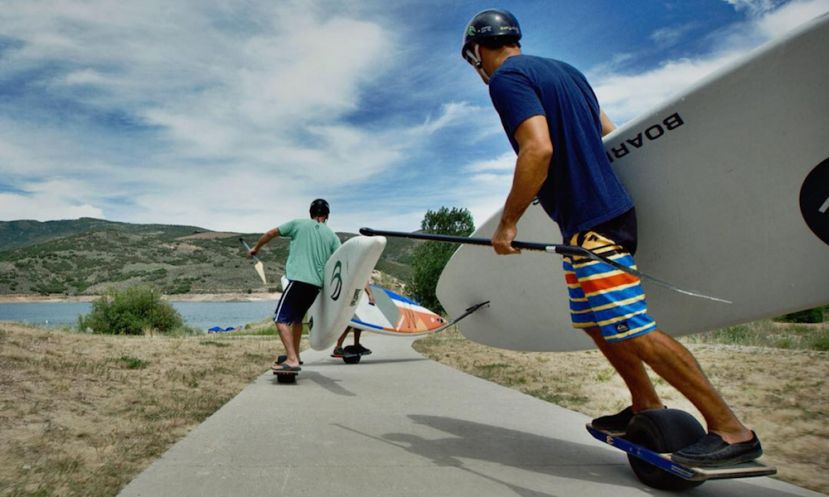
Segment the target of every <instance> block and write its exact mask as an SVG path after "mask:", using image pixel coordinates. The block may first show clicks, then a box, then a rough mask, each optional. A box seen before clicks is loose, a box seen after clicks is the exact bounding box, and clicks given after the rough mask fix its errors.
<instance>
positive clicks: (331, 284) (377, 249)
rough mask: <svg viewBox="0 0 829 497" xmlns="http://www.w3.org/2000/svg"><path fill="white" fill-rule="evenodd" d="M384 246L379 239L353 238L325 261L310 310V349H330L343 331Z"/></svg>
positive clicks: (382, 240) (384, 241)
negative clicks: (319, 286)
mask: <svg viewBox="0 0 829 497" xmlns="http://www.w3.org/2000/svg"><path fill="white" fill-rule="evenodd" d="M385 246H386V239H385V238H383V237H368V236H355V237H354V238H351V239H349V240H348V241H346V242H345V243H343V244H342V246H341V247H340V248H339V249H337V251H336V252H334V254H333V255H332V256H331V258H330V259H328V262H327V263H326V264H325V274H324V280H323V287H322V290H321V291H320V294H319V296H318V297H317V300H316V302H315V303H314V306H313V307H312V309H311V311H310V314H311V322H310V327H311V331H310V334H309V342H310V345H311V348H312V349H314V350H324V349H327V348H329V347H331V346H332V345H334V343H335V342H336V341H337V338H339V337H340V335H341V334H342V332H343V331H344V330H345V328H346V326H347V325H348V322H349V321H350V320H351V318H352V316H354V312H355V311H356V309H357V304H358V303H359V302H360V298H361V296H362V294H363V293H364V291H365V287H366V285H367V284H368V280H369V278H370V277H371V271H372V270H373V269H374V266H375V264H377V260H378V259H380V255H381V254H382V253H383V248H384V247H385Z"/></svg>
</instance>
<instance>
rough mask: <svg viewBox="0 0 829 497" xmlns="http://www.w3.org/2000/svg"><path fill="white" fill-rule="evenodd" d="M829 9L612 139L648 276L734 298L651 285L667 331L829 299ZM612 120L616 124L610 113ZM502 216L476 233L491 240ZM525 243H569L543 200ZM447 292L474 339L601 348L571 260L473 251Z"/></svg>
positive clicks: (449, 278) (654, 310)
mask: <svg viewBox="0 0 829 497" xmlns="http://www.w3.org/2000/svg"><path fill="white" fill-rule="evenodd" d="M827 53H829V15H823V16H821V17H819V18H817V19H815V20H814V21H812V22H809V23H807V24H806V25H804V26H802V27H801V28H799V29H797V30H795V31H793V32H791V33H790V34H788V35H787V36H784V37H783V38H781V39H779V40H777V41H775V42H772V43H770V44H768V45H766V46H764V47H761V48H759V49H758V50H756V51H754V52H752V53H751V54H749V55H748V56H747V57H746V58H744V59H742V60H741V61H738V62H737V63H735V64H733V65H731V66H730V67H727V68H725V69H723V70H721V71H718V72H717V73H715V74H713V75H711V76H709V77H707V78H705V79H704V80H702V81H701V82H700V83H698V84H697V85H695V86H694V87H693V88H691V89H690V90H688V91H687V92H685V93H683V94H681V95H679V96H677V97H675V98H674V99H673V100H671V101H670V102H668V103H667V104H666V105H664V106H662V107H659V108H657V109H656V110H655V111H653V112H651V113H648V114H647V115H645V116H643V117H640V118H637V119H635V120H632V121H630V122H628V123H626V124H625V125H624V126H621V127H620V128H619V129H618V130H616V131H614V132H613V133H612V134H610V135H608V137H606V139H605V149H606V151H607V154H608V157H609V158H610V159H611V161H612V164H613V167H614V170H615V171H616V173H617V174H618V175H619V177H620V178H621V179H622V182H623V183H624V184H625V187H626V188H627V189H628V191H629V192H630V194H631V196H632V197H633V199H634V202H635V204H636V211H637V217H638V222H639V251H638V252H637V254H636V260H637V263H638V265H639V269H640V270H641V271H643V272H644V273H647V274H650V275H653V276H655V277H657V278H659V279H661V280H664V281H667V282H670V283H672V284H673V285H676V286H677V287H680V288H684V289H690V290H695V291H697V292H701V293H704V294H706V295H711V296H715V297H719V298H722V299H726V300H729V301H731V302H732V303H731V304H724V303H720V302H714V301H710V300H704V299H700V298H694V297H689V296H687V295H683V294H680V293H676V292H672V291H670V290H667V289H665V288H663V287H660V286H656V285H654V284H651V283H649V282H648V281H647V280H645V281H644V282H643V285H644V287H645V290H646V292H647V295H648V303H649V308H650V312H651V314H652V315H653V317H654V318H655V319H656V322H657V324H658V325H659V327H660V328H661V329H662V330H664V331H665V332H667V333H670V334H672V335H675V336H678V335H685V334H689V333H695V332H699V331H705V330H710V329H714V328H719V327H723V326H728V325H732V324H736V323H742V322H747V321H753V320H757V319H761V318H765V317H769V316H778V315H781V314H785V313H788V312H792V311H796V310H801V309H807V308H811V307H816V306H819V305H823V304H826V303H827V302H829V283H827V275H829V117H827V115H829V91H827V81H829V64H826V63H824V59H825V57H826V54H827ZM611 118H612V116H611ZM500 215H501V213H500V212H498V213H496V214H495V215H494V216H492V217H491V218H490V219H488V220H487V221H485V222H484V223H483V224H482V225H481V226H480V228H479V229H478V230H477V231H476V232H475V234H474V235H473V236H477V237H490V236H491V235H492V233H493V232H494V230H495V228H496V226H497V224H498V220H499V219H500ZM517 238H518V239H520V240H526V241H538V242H560V241H561V238H560V235H559V229H558V227H557V226H556V225H555V224H554V223H553V222H552V221H550V220H549V218H548V217H547V216H546V214H545V213H544V212H543V210H542V209H541V207H540V206H537V205H534V206H531V207H530V209H528V211H527V213H526V214H525V215H524V217H523V218H522V219H521V222H520V223H519V226H518V237H517ZM437 295H438V298H439V299H440V301H441V303H442V304H443V306H444V307H445V308H446V310H447V311H448V313H449V315H450V316H457V315H459V314H461V313H462V312H463V311H464V309H466V308H467V307H469V306H471V305H473V304H475V303H478V302H483V301H486V300H488V301H490V306H489V307H488V308H487V309H482V310H481V311H480V312H477V313H475V314H473V315H471V316H470V317H469V318H468V319H466V320H464V321H463V322H462V323H461V324H460V330H461V332H462V333H463V334H464V335H465V336H466V337H468V338H470V339H471V340H474V341H477V342H480V343H483V344H486V345H491V346H495V347H501V348H507V349H513V350H527V351H557V350H560V351H564V350H579V349H585V348H591V347H592V342H591V341H590V340H589V339H588V338H587V336H586V335H585V334H584V333H582V332H578V331H575V330H573V329H572V328H571V326H570V317H569V309H568V304H567V289H566V287H565V285H564V278H563V274H562V270H561V258H560V257H559V256H555V255H548V254H543V253H528V252H526V251H525V252H524V253H522V254H521V255H512V256H497V255H495V253H494V252H493V251H492V249H491V248H485V247H474V246H463V247H461V248H460V249H458V251H457V252H456V253H455V254H454V255H453V257H452V259H451V260H450V261H449V263H448V264H447V266H446V268H445V269H444V271H443V273H442V275H441V277H440V280H439V282H438V287H437Z"/></svg>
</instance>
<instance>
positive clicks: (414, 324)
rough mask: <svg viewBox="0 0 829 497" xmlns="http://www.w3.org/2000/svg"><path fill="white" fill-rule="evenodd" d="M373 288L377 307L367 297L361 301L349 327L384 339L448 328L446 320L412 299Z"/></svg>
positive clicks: (417, 334) (376, 287)
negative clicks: (388, 336)
mask: <svg viewBox="0 0 829 497" xmlns="http://www.w3.org/2000/svg"><path fill="white" fill-rule="evenodd" d="M370 288H371V293H372V295H373V297H374V304H371V303H370V302H369V298H368V296H367V295H363V296H362V297H360V304H359V305H358V306H357V311H356V312H355V314H354V317H353V318H352V319H351V322H350V323H349V325H350V326H353V327H354V328H357V329H359V330H364V331H370V332H373V333H380V334H382V335H393V336H420V335H428V334H431V333H435V332H437V331H440V330H442V329H443V328H444V327H445V326H446V324H447V322H446V320H445V319H443V318H442V317H440V316H439V315H438V314H435V313H434V312H432V311H430V310H429V309H427V308H425V307H423V306H422V305H420V304H418V303H417V302H415V301H414V300H412V299H409V298H407V297H404V296H402V295H399V294H397V293H395V292H393V291H391V290H389V289H388V288H383V287H381V286H376V285H371V287H370Z"/></svg>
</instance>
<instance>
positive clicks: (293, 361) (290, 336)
mask: <svg viewBox="0 0 829 497" xmlns="http://www.w3.org/2000/svg"><path fill="white" fill-rule="evenodd" d="M276 330H277V331H278V332H279V339H280V340H282V346H283V347H285V355H287V356H288V358H287V359H286V360H285V362H284V363H283V364H287V365H288V366H291V367H298V366H299V357H298V356H297V348H298V347H297V346H296V345H295V344H294V330H293V325H291V324H288V323H276Z"/></svg>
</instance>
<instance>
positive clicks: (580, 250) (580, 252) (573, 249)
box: [360, 228, 732, 304]
mask: <svg viewBox="0 0 829 497" xmlns="http://www.w3.org/2000/svg"><path fill="white" fill-rule="evenodd" d="M360 234H361V235H365V236H374V235H381V236H389V237H398V238H411V239H414V240H429V241H433V242H448V243H465V244H467V245H485V246H490V247H491V246H492V240H490V239H488V238H470V237H465V236H451V235H434V234H430V233H408V232H401V231H380V230H375V229H371V228H360ZM512 246H513V247H515V248H517V249H524V250H539V251H542V252H550V253H556V254H560V255H567V256H570V257H587V258H589V259H593V260H595V261H599V262H603V263H605V264H609V265H611V266H613V267H614V268H616V269H618V270H619V271H622V272H625V273H627V274H630V275H632V276H636V277H637V278H640V279H645V280H648V281H651V282H653V283H655V284H657V285H659V286H661V287H664V288H667V289H668V290H672V291H674V292H679V293H682V294H684V295H689V296H691V297H697V298H700V299H706V300H713V301H714V302H721V303H723V304H731V303H732V302H731V301H730V300H725V299H720V298H717V297H711V296H709V295H705V294H702V293H699V292H694V291H691V290H683V289H682V288H679V287H677V286H674V285H672V284H670V283H668V282H666V281H662V280H660V279H658V278H655V277H653V276H650V275H648V274H645V273H642V272H640V271H637V270H636V269H633V268H629V267H627V266H624V265H622V264H619V263H618V262H616V261H614V260H613V259H609V258H607V257H603V256H601V255H599V254H596V253H595V252H592V251H590V250H587V249H586V248H584V247H577V246H575V245H562V244H556V243H538V242H522V241H518V240H514V241H513V242H512Z"/></svg>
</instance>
